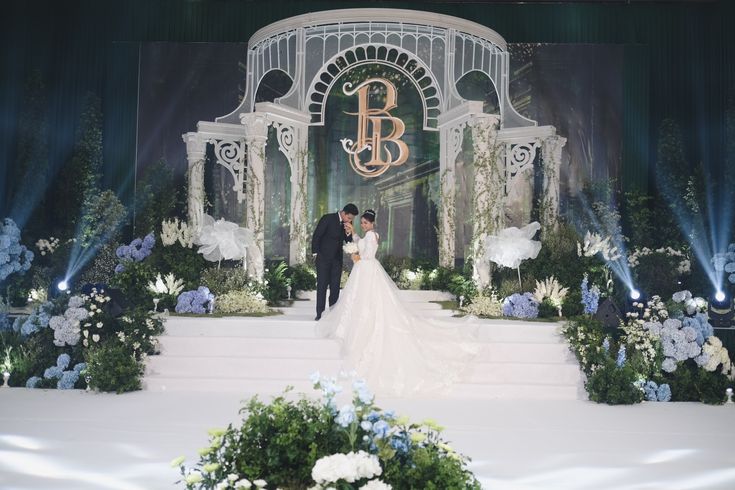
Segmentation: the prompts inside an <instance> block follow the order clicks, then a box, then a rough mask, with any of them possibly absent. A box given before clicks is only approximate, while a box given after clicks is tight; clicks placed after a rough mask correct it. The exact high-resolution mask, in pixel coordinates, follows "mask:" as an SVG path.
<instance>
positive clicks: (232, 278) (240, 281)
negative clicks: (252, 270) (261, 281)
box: [200, 267, 251, 296]
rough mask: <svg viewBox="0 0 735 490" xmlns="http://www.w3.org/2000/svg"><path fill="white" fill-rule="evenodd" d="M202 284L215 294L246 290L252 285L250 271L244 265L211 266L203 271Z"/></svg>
mask: <svg viewBox="0 0 735 490" xmlns="http://www.w3.org/2000/svg"><path fill="white" fill-rule="evenodd" d="M200 282H201V285H202V286H207V287H208V288H209V290H210V291H211V292H212V294H214V295H215V296H221V295H223V294H226V293H229V292H231V291H242V290H246V289H248V288H249V286H250V282H251V281H250V278H249V276H248V271H247V270H246V269H243V268H242V267H222V268H217V267H210V268H208V269H204V270H203V271H202V277H201V281H200Z"/></svg>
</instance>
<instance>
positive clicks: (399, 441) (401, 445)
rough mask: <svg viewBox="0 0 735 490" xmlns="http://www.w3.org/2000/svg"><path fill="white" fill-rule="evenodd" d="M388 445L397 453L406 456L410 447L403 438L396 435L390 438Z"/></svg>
mask: <svg viewBox="0 0 735 490" xmlns="http://www.w3.org/2000/svg"><path fill="white" fill-rule="evenodd" d="M390 445H391V447H392V448H393V449H395V450H396V451H398V452H399V453H402V454H406V453H408V450H409V449H410V447H411V443H410V442H409V440H408V438H407V437H405V436H401V435H397V436H394V437H393V438H391V441H390Z"/></svg>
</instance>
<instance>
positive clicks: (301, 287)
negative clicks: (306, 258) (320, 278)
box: [288, 263, 316, 291]
mask: <svg viewBox="0 0 735 490" xmlns="http://www.w3.org/2000/svg"><path fill="white" fill-rule="evenodd" d="M288 275H289V281H290V282H291V287H292V288H293V290H294V291H313V290H315V289H316V269H315V268H314V265H313V264H309V263H306V264H296V265H292V266H291V267H289V268H288Z"/></svg>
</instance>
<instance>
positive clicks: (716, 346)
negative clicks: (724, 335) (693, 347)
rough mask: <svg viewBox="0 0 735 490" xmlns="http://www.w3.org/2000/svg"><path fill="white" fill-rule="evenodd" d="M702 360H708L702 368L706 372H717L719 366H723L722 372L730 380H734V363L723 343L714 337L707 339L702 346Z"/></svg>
mask: <svg viewBox="0 0 735 490" xmlns="http://www.w3.org/2000/svg"><path fill="white" fill-rule="evenodd" d="M702 358H703V360H706V362H705V363H704V364H702V367H703V368H704V369H705V370H706V371H710V372H712V371H715V370H716V369H717V367H718V366H720V365H722V372H723V373H724V374H725V375H727V376H728V377H729V378H730V379H733V375H735V372H734V371H733V365H732V361H730V355H729V353H728V352H727V349H726V348H725V347H723V345H722V341H721V340H720V339H718V338H717V337H715V336H714V335H713V336H711V337H708V338H707V341H706V342H705V343H704V345H702Z"/></svg>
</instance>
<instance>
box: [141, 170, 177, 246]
mask: <svg viewBox="0 0 735 490" xmlns="http://www.w3.org/2000/svg"><path fill="white" fill-rule="evenodd" d="M177 196H178V193H177V188H176V184H175V181H174V175H173V170H172V169H171V167H170V166H169V165H168V164H167V163H166V161H165V160H159V161H157V162H155V163H153V164H152V165H149V166H148V167H147V168H146V169H145V171H144V172H143V175H142V177H141V178H140V180H139V181H138V182H137V187H136V193H135V203H134V213H135V232H136V233H137V234H139V235H145V234H147V233H150V232H152V231H153V232H156V234H158V232H159V231H160V228H161V222H162V221H163V220H165V219H168V218H170V217H171V216H172V215H173V214H174V211H175V208H176V202H177Z"/></svg>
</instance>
